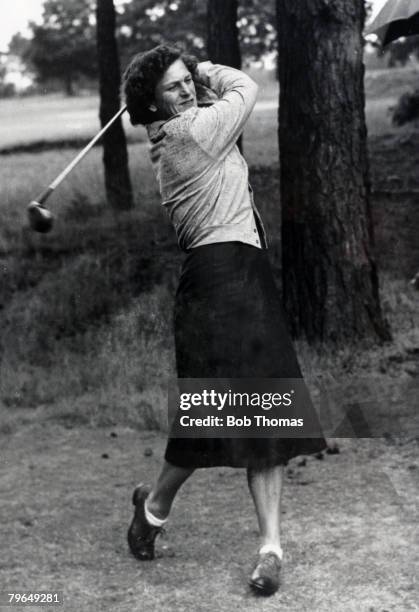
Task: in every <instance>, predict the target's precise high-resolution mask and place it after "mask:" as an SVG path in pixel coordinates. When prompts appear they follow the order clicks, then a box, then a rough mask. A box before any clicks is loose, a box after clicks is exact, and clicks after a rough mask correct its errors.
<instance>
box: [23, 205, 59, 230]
mask: <svg viewBox="0 0 419 612" xmlns="http://www.w3.org/2000/svg"><path fill="white" fill-rule="evenodd" d="M28 218H29V225H30V227H31V229H33V230H34V231H35V232H41V233H42V234H46V233H47V232H49V231H50V230H51V228H52V225H53V222H54V217H53V216H52V214H51V213H50V211H49V210H48V209H47V208H45V207H44V206H42V204H40V203H39V202H36V200H33V201H32V202H31V203H30V204H28Z"/></svg>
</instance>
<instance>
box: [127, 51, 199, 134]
mask: <svg viewBox="0 0 419 612" xmlns="http://www.w3.org/2000/svg"><path fill="white" fill-rule="evenodd" d="M178 59H181V60H183V62H184V64H185V66H186V67H187V69H188V70H189V71H190V72H191V74H192V77H194V74H195V70H196V67H197V64H198V62H197V60H196V59H195V58H194V57H193V56H191V55H188V54H186V53H184V52H183V51H182V50H181V49H178V48H177V47H174V46H170V45H159V46H158V47H154V48H153V49H151V50H150V51H146V52H145V53H138V54H137V55H135V56H134V57H133V59H132V60H131V62H130V64H129V65H128V67H127V68H126V70H125V72H124V74H123V77H122V91H123V93H124V95H125V102H126V105H127V109H128V113H129V116H130V120H131V123H132V125H138V124H139V123H141V124H143V125H147V124H148V123H152V122H153V121H155V119H156V116H155V114H154V113H153V112H152V111H150V110H149V108H148V107H149V106H150V104H152V102H153V100H154V92H155V89H156V85H157V83H158V82H159V80H160V79H161V77H162V76H163V74H164V73H165V72H166V70H167V69H168V68H169V66H171V65H172V64H173V63H174V62H175V61H176V60H178Z"/></svg>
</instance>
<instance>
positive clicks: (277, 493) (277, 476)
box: [247, 465, 284, 551]
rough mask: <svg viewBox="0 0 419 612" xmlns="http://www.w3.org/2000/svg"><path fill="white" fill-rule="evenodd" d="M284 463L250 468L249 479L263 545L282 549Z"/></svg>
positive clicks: (248, 471)
mask: <svg viewBox="0 0 419 612" xmlns="http://www.w3.org/2000/svg"><path fill="white" fill-rule="evenodd" d="M283 472H284V466H283V465H276V466H274V467H271V468H264V469H255V468H248V470H247V480H248V483H249V489H250V493H251V495H252V498H253V502H254V504H255V508H256V515H257V519H258V523H259V533H260V539H261V547H268V546H269V547H272V550H278V551H281V539H280V518H281V515H280V512H281V492H282V480H283Z"/></svg>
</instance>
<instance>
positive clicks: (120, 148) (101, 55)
mask: <svg viewBox="0 0 419 612" xmlns="http://www.w3.org/2000/svg"><path fill="white" fill-rule="evenodd" d="M96 20H97V49H98V62H99V90H100V112H99V116H100V123H101V125H102V126H104V125H105V124H106V123H107V122H108V121H109V120H110V119H111V118H112V117H113V116H114V115H115V114H116V113H117V112H118V109H119V107H120V103H121V101H120V94H119V87H120V80H121V72H120V66H119V55H118V47H117V42H116V38H115V7H114V4H113V0H97V7H96ZM103 163H104V168H105V186H106V197H107V200H108V202H109V204H110V205H111V206H112V207H113V208H114V209H115V210H127V209H129V208H132V207H133V198H132V188H131V181H130V176H129V169H128V151H127V143H126V138H125V132H124V128H123V127H122V121H121V118H119V119H118V120H117V121H115V123H114V124H113V126H112V127H111V128H110V129H109V130H108V131H107V132H106V133H105V135H104V136H103Z"/></svg>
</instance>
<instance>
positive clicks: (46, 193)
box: [36, 106, 127, 204]
mask: <svg viewBox="0 0 419 612" xmlns="http://www.w3.org/2000/svg"><path fill="white" fill-rule="evenodd" d="M126 109H127V107H126V106H123V107H122V108H120V109H119V111H118V112H117V113H116V115H114V116H113V117H112V119H110V120H109V121H108V123H107V124H106V125H105V126H104V127H103V128H102V129H101V130H100V132H98V133H97V134H96V136H95V137H94V138H92V140H91V141H90V142H89V143H88V144H87V145H86V146H85V147H84V149H82V150H81V151H80V153H79V154H78V155H77V156H76V157H75V158H74V159H73V161H71V162H70V163H69V164H68V166H66V167H65V168H64V170H63V171H62V172H61V174H59V175H58V176H57V178H56V179H54V180H53V181H52V183H50V185H48V187H47V188H46V189H45V190H44V191H43V192H42V193H40V194H39V196H38V197H37V198H36V202H38V204H43V203H44V202H45V201H46V200H47V199H48V198H49V196H50V195H51V193H52V192H53V191H54V189H55V188H56V187H58V185H59V184H60V183H61V182H62V181H63V180H64V179H65V177H66V176H67V175H68V174H69V173H70V172H71V171H72V170H73V168H75V167H76V166H77V164H78V163H79V162H80V161H81V160H82V159H83V157H84V156H85V155H86V154H87V153H88V152H89V151H90V149H91V148H92V147H94V145H95V144H96V143H97V141H98V140H99V139H100V138H101V137H102V136H103V134H104V133H105V132H106V131H107V130H108V129H109V128H110V127H111V125H112V124H113V123H114V122H115V121H116V120H117V119H118V118H119V117H120V116H121V115H122V114H123V113H124V112H125V111H126Z"/></svg>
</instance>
